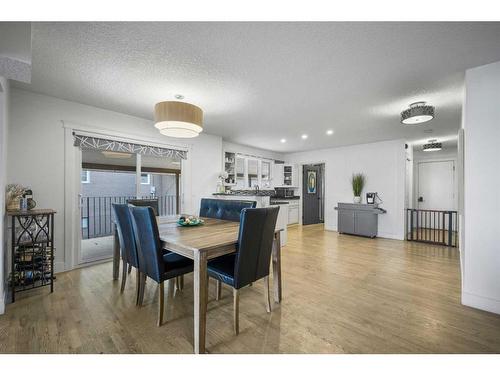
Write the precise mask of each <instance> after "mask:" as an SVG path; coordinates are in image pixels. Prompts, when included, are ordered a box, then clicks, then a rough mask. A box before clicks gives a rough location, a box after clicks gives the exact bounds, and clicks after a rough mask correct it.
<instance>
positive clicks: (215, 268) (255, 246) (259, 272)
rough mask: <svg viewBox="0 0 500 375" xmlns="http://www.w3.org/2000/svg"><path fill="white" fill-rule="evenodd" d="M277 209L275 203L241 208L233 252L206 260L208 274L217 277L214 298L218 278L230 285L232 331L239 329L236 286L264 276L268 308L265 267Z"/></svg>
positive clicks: (247, 283)
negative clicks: (235, 248) (236, 239)
mask: <svg viewBox="0 0 500 375" xmlns="http://www.w3.org/2000/svg"><path fill="white" fill-rule="evenodd" d="M278 211H279V207H267V208H245V209H243V210H242V211H241V220H240V230H239V234H238V245H237V250H236V253H234V254H229V255H224V256H222V257H219V258H215V259H213V260H211V261H209V262H208V275H209V277H212V278H214V279H216V280H217V300H219V298H220V283H221V282H222V283H224V284H227V285H229V286H231V287H232V288H233V303H234V314H233V316H234V332H235V333H236V334H238V333H239V290H240V289H241V288H243V287H244V286H247V285H250V284H251V283H253V282H254V281H257V280H260V279H264V287H265V288H264V291H265V295H264V296H265V299H266V301H265V302H266V310H267V312H271V301H270V299H269V267H270V264H271V252H272V248H273V241H274V231H275V227H276V220H277V218H278Z"/></svg>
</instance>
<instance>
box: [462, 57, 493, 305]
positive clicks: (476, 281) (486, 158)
mask: <svg viewBox="0 0 500 375" xmlns="http://www.w3.org/2000/svg"><path fill="white" fill-rule="evenodd" d="M499 103H500V62H497V63H494V64H489V65H485V66H481V67H478V68H474V69H470V70H467V72H466V75H465V109H464V113H465V119H464V122H463V127H464V133H465V134H464V140H465V147H464V223H465V228H464V236H465V245H464V247H463V248H462V256H463V257H464V259H463V275H464V280H463V289H462V303H463V304H464V305H468V306H472V307H476V308H479V309H483V310H487V311H491V312H495V313H497V314H498V313H500V241H499V237H498V236H499V233H500V220H499V218H498V214H499V212H500V196H499V194H498V192H499V191H500V168H499V166H500V147H499V145H498V142H499V140H500V123H499V119H500V105H499Z"/></svg>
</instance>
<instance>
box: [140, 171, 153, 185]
mask: <svg viewBox="0 0 500 375" xmlns="http://www.w3.org/2000/svg"><path fill="white" fill-rule="evenodd" d="M143 175H146V176H147V178H148V179H147V181H146V182H142V176H143ZM141 185H151V174H150V173H141Z"/></svg>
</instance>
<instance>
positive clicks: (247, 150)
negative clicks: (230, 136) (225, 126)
mask: <svg viewBox="0 0 500 375" xmlns="http://www.w3.org/2000/svg"><path fill="white" fill-rule="evenodd" d="M222 147H223V148H224V151H230V152H238V153H240V154H246V155H254V156H258V157H261V158H265V159H271V160H284V157H285V154H282V153H279V152H274V151H269V150H262V149H260V148H255V147H249V146H243V145H240V144H237V143H231V142H227V141H223V142H222Z"/></svg>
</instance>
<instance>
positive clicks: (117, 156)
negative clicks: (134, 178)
mask: <svg viewBox="0 0 500 375" xmlns="http://www.w3.org/2000/svg"><path fill="white" fill-rule="evenodd" d="M101 153H102V154H103V155H104V157H105V158H109V159H130V158H131V157H132V154H126V153H124V152H116V151H102V152H101Z"/></svg>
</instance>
